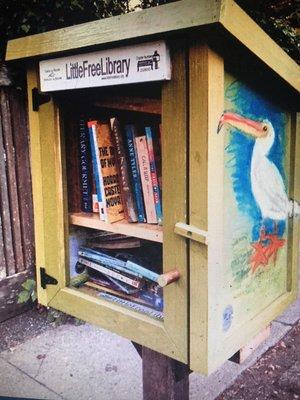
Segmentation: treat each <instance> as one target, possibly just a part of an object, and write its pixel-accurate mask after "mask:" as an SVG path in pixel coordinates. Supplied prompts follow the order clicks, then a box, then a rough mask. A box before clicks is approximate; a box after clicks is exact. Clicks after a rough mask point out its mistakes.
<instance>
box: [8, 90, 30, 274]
mask: <svg viewBox="0 0 300 400" xmlns="http://www.w3.org/2000/svg"><path fill="white" fill-rule="evenodd" d="M9 104H10V109H11V114H12V116H13V118H12V121H11V122H12V132H13V142H14V148H15V161H16V179H17V180H16V183H17V189H18V204H19V213H20V225H21V236H22V247H23V256H24V269H32V268H33V267H34V261H35V257H34V232H33V204H32V188H31V173H30V157H29V129H28V118H27V112H28V110H27V102H26V99H25V96H24V94H22V92H21V91H19V90H17V89H15V88H10V90H9Z"/></svg>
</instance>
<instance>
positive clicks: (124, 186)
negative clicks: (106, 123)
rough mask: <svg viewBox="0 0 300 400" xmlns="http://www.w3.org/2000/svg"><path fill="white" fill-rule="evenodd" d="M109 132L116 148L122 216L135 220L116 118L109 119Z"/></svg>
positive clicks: (124, 155)
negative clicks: (122, 207)
mask: <svg viewBox="0 0 300 400" xmlns="http://www.w3.org/2000/svg"><path fill="white" fill-rule="evenodd" d="M110 126H111V133H112V138H113V142H114V145H115V149H116V160H117V164H118V168H119V179H120V189H121V193H122V200H123V206H124V216H125V219H126V220H127V221H128V222H137V220H138V218H137V211H136V205H135V199H134V196H133V192H132V187H131V182H130V177H129V169H128V165H127V159H126V153H125V147H124V143H123V137H122V132H121V127H120V124H119V121H118V120H117V118H115V117H114V118H111V119H110Z"/></svg>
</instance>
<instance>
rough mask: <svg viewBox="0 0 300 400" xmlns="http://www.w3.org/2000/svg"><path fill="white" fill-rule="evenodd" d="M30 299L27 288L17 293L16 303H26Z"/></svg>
mask: <svg viewBox="0 0 300 400" xmlns="http://www.w3.org/2000/svg"><path fill="white" fill-rule="evenodd" d="M29 299H30V292H28V291H27V290H22V292H20V293H19V295H18V303H19V304H22V303H27V301H28V300H29Z"/></svg>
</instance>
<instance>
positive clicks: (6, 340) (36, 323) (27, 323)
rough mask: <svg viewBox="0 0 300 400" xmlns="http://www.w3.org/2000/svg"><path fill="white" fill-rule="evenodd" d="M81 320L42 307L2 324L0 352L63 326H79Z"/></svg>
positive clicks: (0, 325)
mask: <svg viewBox="0 0 300 400" xmlns="http://www.w3.org/2000/svg"><path fill="white" fill-rule="evenodd" d="M78 323H80V321H79V320H77V319H76V318H73V317H71V316H69V315H66V314H64V313H60V312H59V311H55V310H52V309H46V308H44V307H40V308H39V310H38V309H36V308H33V309H31V310H29V311H27V312H26V313H24V314H20V315H18V316H16V317H14V318H11V319H8V320H6V321H4V322H1V323H0V352H1V351H4V350H12V349H13V348H14V347H16V346H18V345H19V344H21V343H23V342H25V341H26V340H29V339H31V338H33V337H35V336H37V335H40V334H42V333H43V332H45V331H48V330H49V329H55V328H56V327H57V326H59V325H62V324H73V325H74V324H78Z"/></svg>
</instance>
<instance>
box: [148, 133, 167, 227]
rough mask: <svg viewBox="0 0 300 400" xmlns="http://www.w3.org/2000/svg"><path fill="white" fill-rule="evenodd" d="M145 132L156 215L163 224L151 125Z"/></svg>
mask: <svg viewBox="0 0 300 400" xmlns="http://www.w3.org/2000/svg"><path fill="white" fill-rule="evenodd" d="M145 132H146V137H147V146H148V154H149V162H150V171H151V181H152V187H153V195H154V204H155V210H156V217H157V221H158V223H159V224H160V225H162V218H163V216H162V206H161V196H160V189H159V184H158V176H157V170H156V164H155V156H154V148H153V135H152V129H151V128H150V126H146V127H145Z"/></svg>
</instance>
